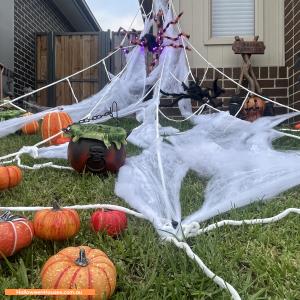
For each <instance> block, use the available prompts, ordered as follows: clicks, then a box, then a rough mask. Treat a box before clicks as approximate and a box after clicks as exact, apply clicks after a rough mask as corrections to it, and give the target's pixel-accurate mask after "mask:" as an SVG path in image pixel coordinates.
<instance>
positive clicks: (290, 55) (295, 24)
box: [284, 0, 300, 109]
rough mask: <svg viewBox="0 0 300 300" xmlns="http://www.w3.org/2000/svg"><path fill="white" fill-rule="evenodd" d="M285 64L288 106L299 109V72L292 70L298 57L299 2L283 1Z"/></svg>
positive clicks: (294, 0) (299, 47) (295, 0)
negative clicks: (286, 69)
mask: <svg viewBox="0 0 300 300" xmlns="http://www.w3.org/2000/svg"><path fill="white" fill-rule="evenodd" d="M284 4H285V7H284V11H285V22H284V25H285V26H284V32H285V63H286V66H287V68H288V87H289V104H290V105H291V106H292V107H294V108H296V109H300V84H299V83H297V81H298V80H299V77H300V70H297V71H296V70H295V69H294V68H293V66H294V64H295V62H296V58H297V56H298V55H300V1H297V0H285V1H284Z"/></svg>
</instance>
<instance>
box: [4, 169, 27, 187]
mask: <svg viewBox="0 0 300 300" xmlns="http://www.w3.org/2000/svg"><path fill="white" fill-rule="evenodd" d="M21 180H22V171H21V169H20V168H19V167H16V166H7V167H0V190H5V189H9V188H12V187H15V186H16V185H18V184H19V183H20V182H21Z"/></svg>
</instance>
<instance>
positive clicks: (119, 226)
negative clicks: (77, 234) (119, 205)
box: [91, 209, 127, 236]
mask: <svg viewBox="0 0 300 300" xmlns="http://www.w3.org/2000/svg"><path fill="white" fill-rule="evenodd" d="M91 226H92V228H93V230H94V231H96V232H97V231H103V232H106V233H107V234H108V235H110V236H116V235H119V234H120V233H121V232H122V231H123V230H124V229H125V228H126V227H127V217H126V214H125V213H124V212H122V211H117V210H111V211H105V210H103V209H102V210H97V211H95V212H94V213H93V214H92V217H91Z"/></svg>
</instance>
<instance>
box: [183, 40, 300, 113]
mask: <svg viewBox="0 0 300 300" xmlns="http://www.w3.org/2000/svg"><path fill="white" fill-rule="evenodd" d="M183 38H184V37H183ZM185 40H186V42H187V43H188V44H189V46H190V47H191V48H192V49H193V50H194V51H195V52H196V53H197V54H198V55H199V56H200V57H201V58H202V59H203V60H204V61H205V62H206V63H207V64H208V65H209V66H211V67H212V68H213V69H215V70H216V71H217V72H218V73H220V74H221V75H223V76H224V77H225V78H227V79H228V80H230V81H231V82H233V83H234V84H236V85H237V86H239V87H240V88H242V89H243V90H245V91H247V92H249V93H251V94H253V95H255V96H257V97H260V98H261V99H264V100H265V101H269V102H272V103H274V104H277V105H279V106H281V107H285V108H288V109H290V110H292V111H295V112H300V111H299V110H298V109H295V108H293V107H290V106H288V105H284V104H281V103H279V102H276V101H273V100H271V99H269V98H266V97H264V96H262V95H260V94H257V93H256V92H253V91H251V90H249V89H248V88H246V87H244V86H242V85H241V84H239V83H238V82H236V81H235V80H233V79H232V78H230V77H229V76H228V75H226V74H225V73H223V72H222V71H220V70H219V69H218V68H216V67H215V66H214V65H213V64H211V63H210V62H209V61H208V60H207V59H206V58H205V57H204V56H203V55H202V54H201V53H200V52H199V51H198V50H197V49H196V48H195V47H194V46H193V45H192V44H191V42H190V41H189V40H188V39H185Z"/></svg>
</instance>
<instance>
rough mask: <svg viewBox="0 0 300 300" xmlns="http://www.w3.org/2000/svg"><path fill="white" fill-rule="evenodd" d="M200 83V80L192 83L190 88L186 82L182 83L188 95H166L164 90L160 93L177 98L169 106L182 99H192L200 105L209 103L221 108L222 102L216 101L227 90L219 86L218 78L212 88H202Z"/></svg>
mask: <svg viewBox="0 0 300 300" xmlns="http://www.w3.org/2000/svg"><path fill="white" fill-rule="evenodd" d="M199 82H200V80H199V79H197V80H196V81H195V82H194V81H191V82H190V83H189V86H187V85H186V84H185V83H184V82H182V87H183V90H184V91H185V92H186V93H181V94H171V93H166V92H164V91H162V90H160V92H161V93H162V94H163V95H165V96H172V97H175V100H174V101H173V102H172V104H171V105H169V106H174V105H175V104H177V103H178V101H179V100H181V99H192V100H194V101H197V102H198V104H199V105H202V104H205V103H208V104H210V105H212V106H213V107H218V106H221V105H222V102H219V103H217V102H216V99H217V98H218V97H219V96H220V95H221V94H223V93H225V90H224V89H222V88H220V87H219V86H218V78H217V79H215V80H214V82H213V85H212V87H211V88H209V87H207V88H202V87H201V86H200V85H199ZM164 106H166V105H164Z"/></svg>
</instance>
